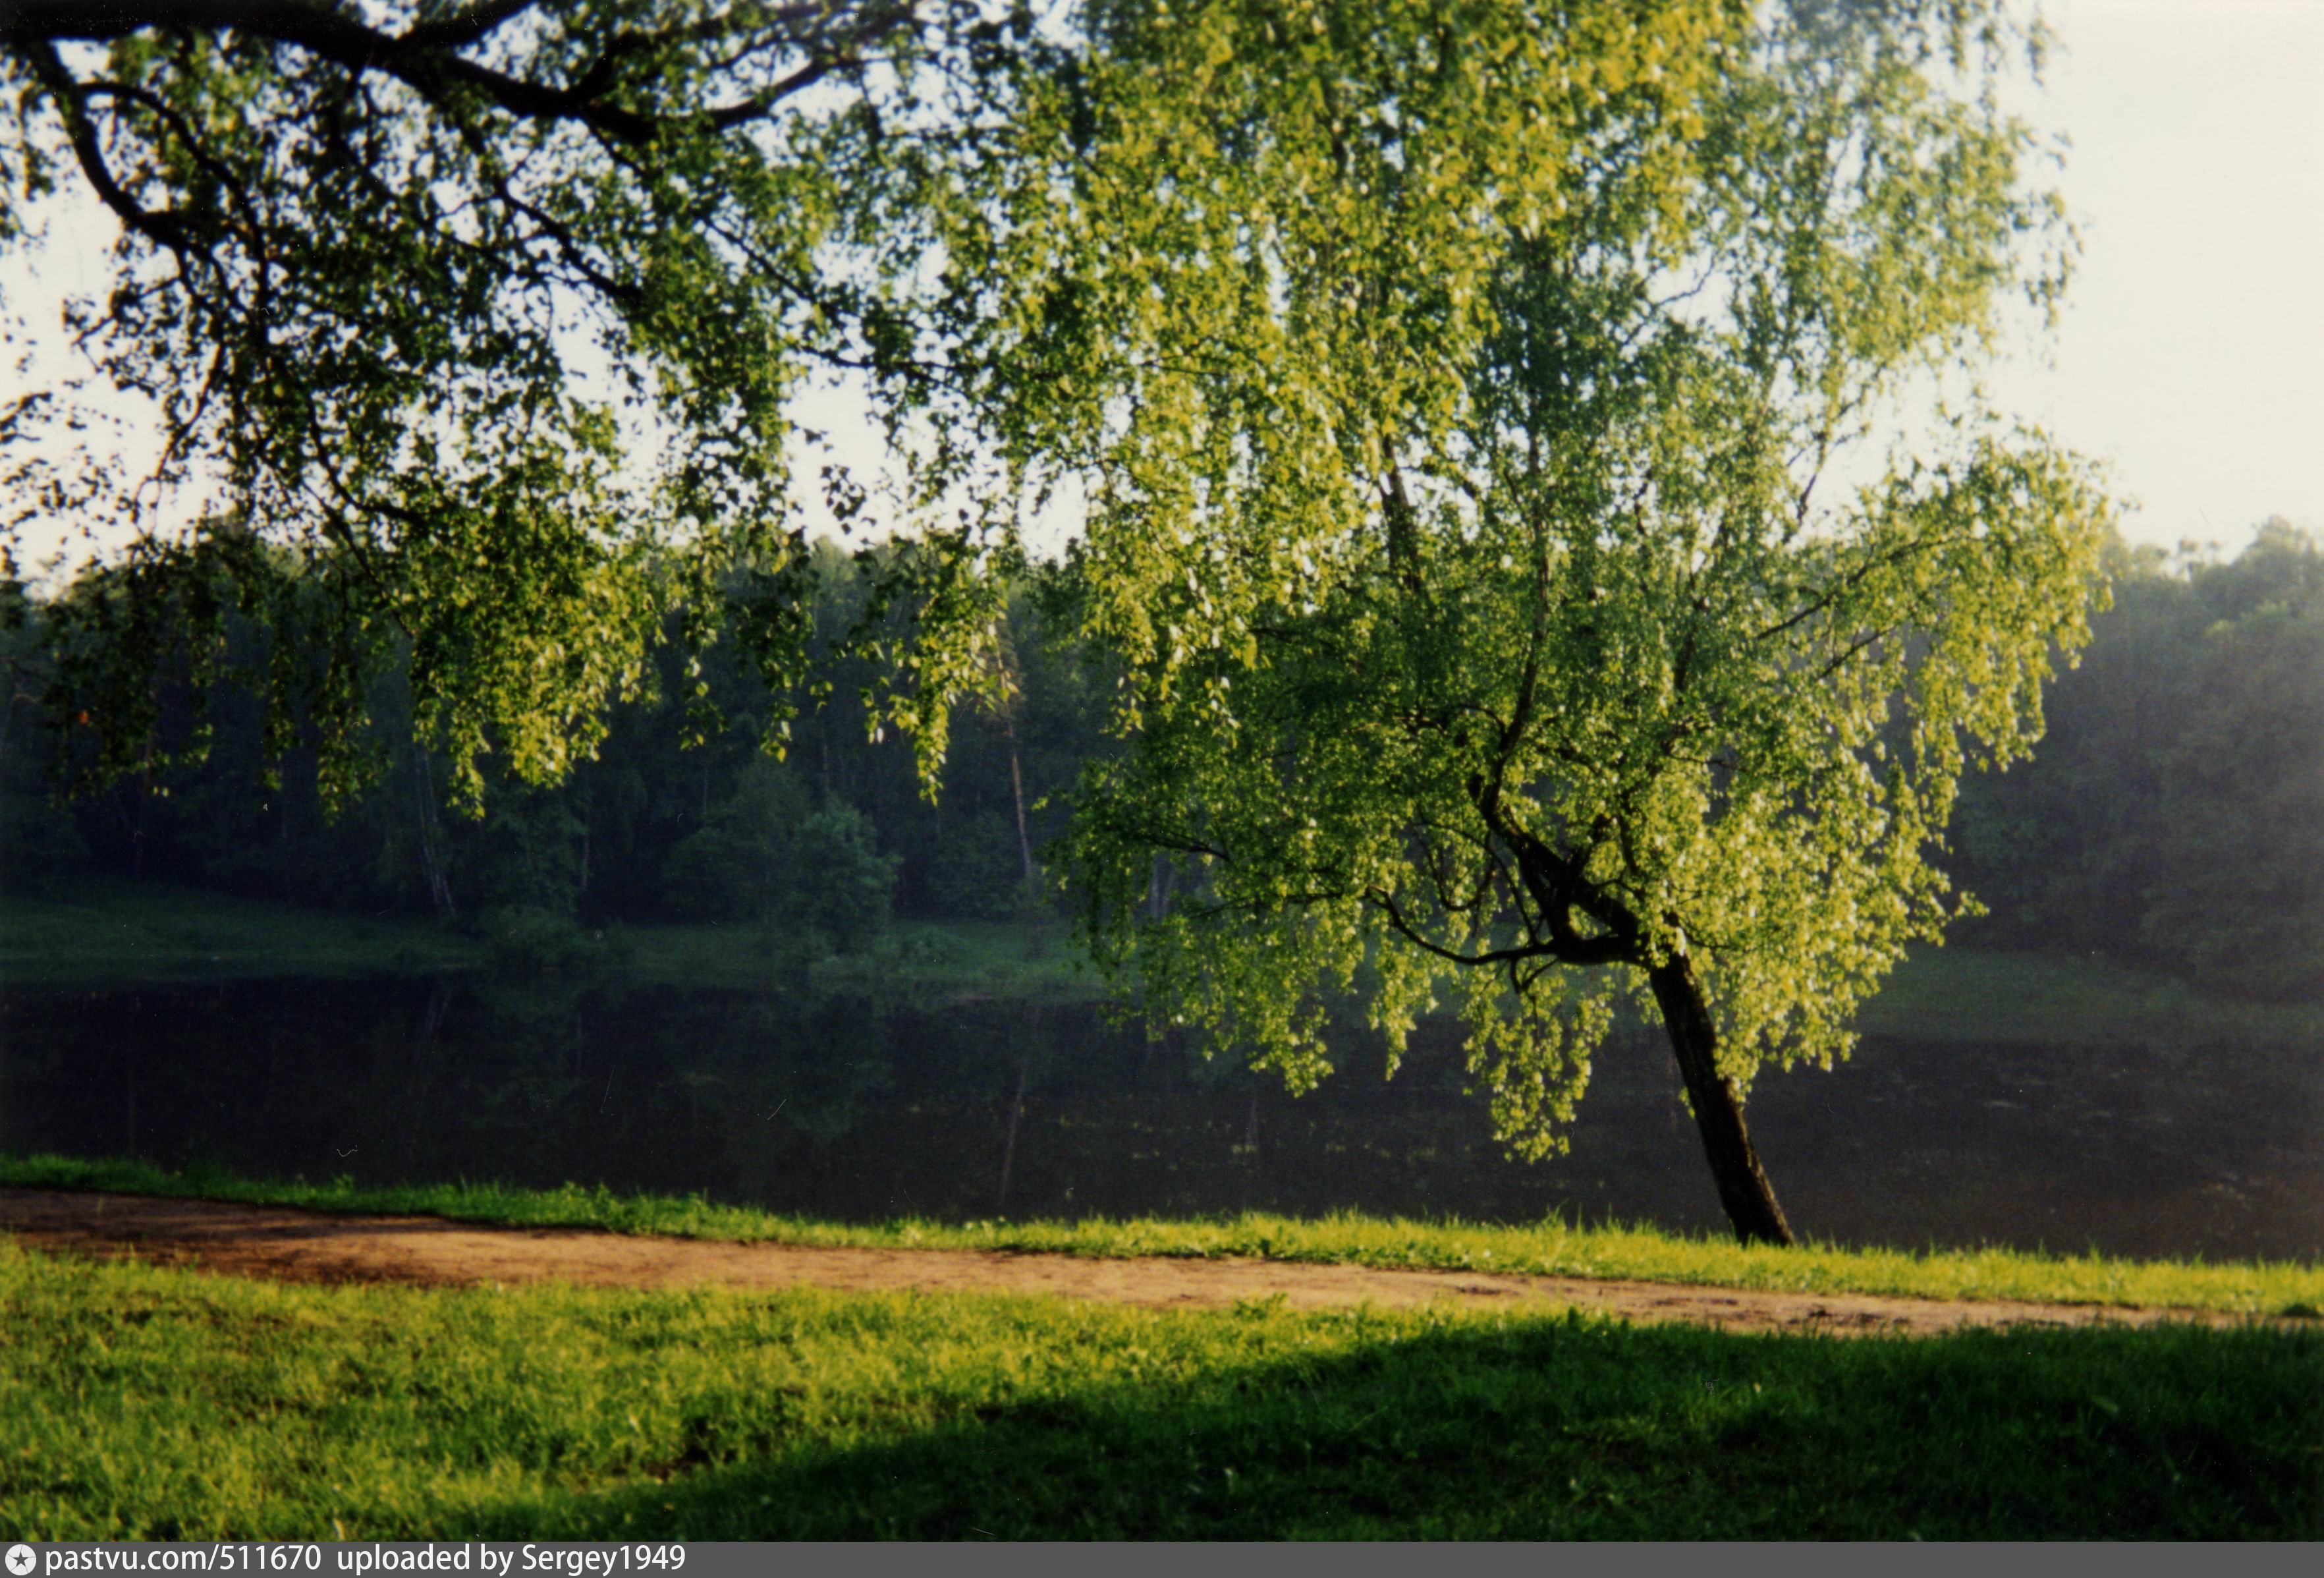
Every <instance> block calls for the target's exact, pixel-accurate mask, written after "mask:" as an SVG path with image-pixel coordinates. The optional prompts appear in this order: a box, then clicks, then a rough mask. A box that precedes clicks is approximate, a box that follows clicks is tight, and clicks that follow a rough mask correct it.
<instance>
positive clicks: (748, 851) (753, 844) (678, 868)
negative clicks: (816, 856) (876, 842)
mask: <svg viewBox="0 0 2324 1578" xmlns="http://www.w3.org/2000/svg"><path fill="white" fill-rule="evenodd" d="M810 803H811V801H810V799H809V797H808V795H807V790H806V789H804V788H803V787H802V786H801V785H800V784H799V783H798V780H797V779H796V778H794V777H793V776H792V775H791V774H789V773H788V772H785V771H783V770H782V769H781V768H780V767H779V765H778V764H776V763H775V762H772V761H766V760H765V759H763V758H761V760H759V761H753V762H752V763H751V765H750V766H748V767H747V768H745V769H744V770H743V772H742V780H741V782H740V783H738V784H737V785H736V786H735V790H734V793H733V796H732V797H731V798H728V799H727V800H726V801H725V803H724V805H722V806H720V807H718V809H717V810H716V811H715V813H713V815H712V817H711V818H710V820H709V821H708V822H707V823H706V824H705V826H702V827H701V828H700V829H699V830H697V831H696V832H693V833H690V834H688V835H686V837H684V838H682V839H680V840H679V841H678V844H677V845H676V846H675V847H673V848H672V849H671V850H670V852H669V859H668V860H667V861H665V862H664V863H663V865H662V884H663V889H664V891H665V894H666V899H665V902H666V903H667V904H668V905H669V909H671V911H672V912H673V913H675V914H677V915H679V916H683V917H685V918H689V919H692V918H701V919H708V920H757V919H762V918H766V917H768V916H770V915H773V914H775V913H777V912H778V911H779V910H781V909H785V908H786V907H787V905H788V901H789V900H791V899H792V897H793V890H794V886H795V883H796V880H797V878H798V865H797V860H796V853H797V852H796V848H795V846H796V845H797V844H798V835H799V829H800V825H801V824H802V823H804V822H805V821H806V819H807V807H808V806H809V804H810Z"/></svg>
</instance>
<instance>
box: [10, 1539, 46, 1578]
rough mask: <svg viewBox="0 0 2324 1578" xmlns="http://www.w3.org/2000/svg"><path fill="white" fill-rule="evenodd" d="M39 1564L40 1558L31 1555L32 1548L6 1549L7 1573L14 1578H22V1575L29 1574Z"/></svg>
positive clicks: (16, 1547) (12, 1547)
mask: <svg viewBox="0 0 2324 1578" xmlns="http://www.w3.org/2000/svg"><path fill="white" fill-rule="evenodd" d="M39 1562H40V1558H39V1557H38V1556H35V1555H32V1546H9V1547H8V1571H10V1572H11V1573H14V1574H15V1575H16V1578H24V1574H25V1573H30V1572H31V1571H32V1569H33V1567H34V1566H35V1565H37V1564H39Z"/></svg>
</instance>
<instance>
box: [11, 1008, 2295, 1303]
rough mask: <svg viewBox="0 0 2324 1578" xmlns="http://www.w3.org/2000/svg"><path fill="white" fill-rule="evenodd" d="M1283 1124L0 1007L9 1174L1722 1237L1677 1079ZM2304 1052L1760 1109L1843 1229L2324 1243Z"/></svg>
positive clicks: (1302, 1108) (680, 1034) (618, 1045)
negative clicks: (1494, 1115) (1536, 1141)
mask: <svg viewBox="0 0 2324 1578" xmlns="http://www.w3.org/2000/svg"><path fill="white" fill-rule="evenodd" d="M1348 1041H1349V1043H1350V1047H1351V1050H1350V1052H1349V1054H1348V1056H1347V1057H1346V1058H1345V1060H1344V1062H1343V1066H1342V1071H1341V1072H1340V1073H1339V1074H1338V1075H1334V1076H1333V1078H1332V1079H1329V1080H1327V1081H1325V1082H1324V1084H1323V1088H1322V1089H1321V1090H1319V1091H1317V1092H1315V1093H1314V1094H1310V1095H1307V1096H1305V1097H1301V1098H1297V1099H1294V1098H1292V1097H1290V1096H1288V1095H1286V1094H1285V1093H1284V1092H1283V1090H1282V1089H1281V1087H1280V1086H1279V1085H1278V1084H1273V1083H1271V1082H1269V1081H1268V1080H1266V1079H1263V1078H1259V1077H1255V1076H1252V1075H1249V1074H1246V1073H1242V1072H1239V1071H1235V1070H1231V1069H1229V1068H1226V1067H1224V1066H1220V1065H1216V1064H1209V1063H1205V1062H1203V1060H1201V1059H1200V1058H1199V1057H1194V1056H1193V1055H1192V1054H1191V1053H1190V1052H1189V1051H1188V1050H1187V1049H1186V1048H1184V1047H1177V1046H1173V1045H1167V1044H1165V1045H1155V1044H1152V1043H1149V1042H1148V1040H1147V1039H1146V1038H1145V1037H1144V1036H1143V1035H1142V1034H1139V1033H1137V1032H1135V1031H1126V1030H1120V1029H1111V1028H1109V1027H1108V1026H1107V1025H1106V1023H1105V1022H1104V1020H1102V1017H1101V1016H1100V1014H1099V1013H1098V1011H1097V1010H1095V1009H1094V1008H1092V1007H1088V1006H1084V1005H1075V1006H1058V1005H1055V1004H1050V1005H1036V1004H1030V1003H1021V1002H976V1003H962V1004H953V1005H947V1006H941V1007H928V1006H918V1007H915V1006H905V1005H899V1004H893V1003H886V1004H883V1003H877V1002H871V1001H863V1000H862V999H856V998H849V997H841V996H826V997H816V998H808V997H783V996H776V995H769V994H761V993H749V992H710V991H698V990H678V989H659V988H656V989H636V990H626V991H613V990H608V989H604V988H593V989H581V988H574V987H554V986H551V987H530V988H528V987H512V986H509V985H506V984H496V983H492V982H489V981H483V980H475V979H462V980H457V981H440V982H428V981H411V980H398V981H387V982H375V983H342V982H330V983H325V982H297V981H292V982H284V981H269V982H245V983H233V984H228V985H225V986H210V987H202V988H187V989H182V990H176V989H165V990H145V991H139V992H41V991H29V990H23V989H14V990H11V991H9V992H7V993H6V994H5V996H4V997H0V1149H7V1150H10V1151H14V1152H17V1153H20V1154H21V1153H23V1152H27V1151H35V1150H48V1151H59V1152H64V1153H67V1154H75V1155H88V1156H114V1155H131V1156H139V1157H145V1158H152V1159H154V1160H157V1161H161V1162H164V1163H167V1164H171V1165H173V1166H180V1165H185V1164H188V1163H213V1164H222V1165H224V1166H226V1167H232V1168H234V1169H235V1170H237V1171H242V1172H247V1173H253V1174H259V1175H276V1176H280V1175H288V1174H304V1175H306V1176H308V1177H331V1176H336V1175H338V1174H348V1175H352V1176H353V1177H356V1178H358V1179H361V1180H364V1181H366V1182H392V1181H402V1180H438V1179H449V1178H457V1177H466V1178H497V1179H503V1180H507V1181H510V1182H514V1183H520V1184H530V1185H553V1184H558V1183H563V1182H566V1181H567V1180H572V1181H577V1182H581V1183H586V1184H595V1183H604V1184H606V1185H608V1186H612V1187H613V1188H615V1189H621V1190H631V1189H652V1190H665V1191H681V1192H687V1191H695V1190H700V1191H703V1192H705V1193H706V1194H708V1195H712V1196H713V1197H715V1198H719V1199H724V1200H730V1201H736V1202H744V1203H753V1204H763V1205H767V1206H770V1207H773V1208H776V1209H779V1210H785V1211H795V1212H802V1213H812V1214H816V1215H821V1216H827V1217H836V1218H853V1219H862V1218H873V1217H886V1216H892V1215H896V1214H899V1213H920V1214H924V1215H929V1216H936V1217H943V1218H969V1217H989V1216H993V1215H1009V1216H1019V1217H1032V1216H1052V1217H1062V1216H1079V1215H1123V1214H1130V1213H1148V1212H1151V1213H1173V1214H1181V1213H1207V1212H1219V1211H1234V1210H1240V1209H1245V1208H1249V1209H1255V1210H1267V1211H1275V1212H1283V1213H1294V1214H1313V1213H1323V1212H1327V1211H1331V1210H1334V1209H1339V1208H1343V1207H1345V1208H1354V1209H1359V1210H1363V1211H1368V1212H1373V1213H1402V1214H1416V1215H1425V1214H1441V1213H1453V1214H1458V1215H1461V1216H1464V1217H1469V1218H1472V1219H1481V1220H1491V1221H1511V1222H1521V1221H1528V1220H1535V1219H1538V1218H1539V1217H1541V1216H1542V1215H1543V1214H1544V1213H1548V1212H1553V1211H1558V1212H1563V1213H1566V1214H1568V1215H1569V1216H1574V1215H1578V1216H1581V1217H1583V1218H1586V1219H1590V1220H1599V1219H1602V1218H1605V1217H1607V1216H1609V1215H1610V1216H1614V1217H1618V1218H1621V1219H1623V1220H1630V1221H1636V1220H1647V1221H1653V1222H1657V1223H1665V1224H1666V1225H1669V1226H1673V1227H1678V1228H1689V1229H1716V1228H1719V1227H1720V1225H1721V1219H1720V1215H1719V1210H1718V1204H1717V1201H1716V1198H1715V1196H1714V1195H1713V1194H1712V1191H1711V1184H1710V1181H1709V1177H1708V1176H1707V1174H1706V1172H1705V1169H1704V1166H1703V1162H1702V1158H1701V1152H1700V1150H1699V1149H1698V1146H1697V1141H1696V1140H1695V1137H1694V1133H1693V1129H1692V1122H1691V1121H1689V1120H1688V1119H1687V1118H1686V1116H1685V1114H1684V1112H1683V1110H1682V1109H1681V1108H1680V1106H1679V1104H1678V1100H1677V1085H1676V1081H1675V1078H1674V1075H1673V1074H1672V1072H1671V1070H1670V1065H1669V1059H1668V1056H1667V1054H1666V1053H1665V1052H1663V1051H1662V1050H1661V1048H1660V1046H1659V1044H1658V1043H1657V1042H1656V1041H1655V1040H1653V1039H1650V1038H1648V1037H1647V1036H1646V1034H1645V1033H1643V1032H1641V1033H1638V1034H1634V1035H1632V1036H1630V1037H1628V1038H1625V1039H1622V1040H1620V1041H1618V1043H1617V1044H1616V1045H1615V1046H1613V1047H1610V1048H1609V1050H1608V1051H1607V1053H1606V1054H1605V1055H1604V1056H1602V1057H1600V1059H1599V1068H1598V1077H1597V1080H1596V1082H1595V1084H1593V1086H1592V1089H1591V1094H1590V1095H1589V1097H1588V1099H1587V1100H1586V1101H1585V1102H1584V1103H1583V1107H1582V1119H1581V1121H1580V1123H1579V1124H1578V1126H1577V1127H1576V1129H1575V1131H1574V1133H1573V1137H1572V1140H1573V1143H1572V1151H1571V1153H1570V1154H1569V1155H1567V1156H1566V1157H1564V1158H1560V1159H1558V1160H1556V1161H1554V1162H1550V1163H1546V1164H1538V1165H1535V1164H1526V1163H1521V1162H1516V1161H1511V1160H1509V1159H1508V1158H1506V1157H1505V1156H1504V1155H1503V1154H1502V1153H1501V1151H1500V1149H1499V1147H1497V1146H1496V1145H1495V1144H1494V1143H1493V1141H1492V1139H1491V1136H1490V1134H1489V1132H1488V1130H1487V1125H1486V1120H1485V1115H1484V1112H1483V1107H1482V1103H1480V1102H1478V1101H1476V1100H1474V1099H1472V1098H1471V1097H1469V1096H1467V1095H1466V1094H1464V1093H1463V1090H1462V1075H1461V1072H1460V1068H1459V1064H1458V1059H1457V1056H1456V1054H1455V1050H1454V1047H1453V1046H1452V1037H1451V1034H1450V1032H1449V1031H1440V1032H1439V1033H1436V1034H1434V1035H1431V1034H1429V1033H1427V1032H1425V1031H1424V1033H1423V1034H1422V1035H1421V1036H1420V1037H1418V1038H1416V1047H1415V1050H1414V1053H1413V1055H1412V1057H1410V1058H1409V1059H1408V1060H1407V1063H1406V1066H1405V1068H1404V1070H1403V1071H1402V1072H1401V1073H1400V1074H1399V1075H1397V1077H1396V1079H1395V1080H1393V1081H1390V1082H1383V1081H1382V1080H1381V1078H1380V1076H1379V1071H1380V1063H1379V1053H1378V1051H1377V1050H1376V1049H1372V1050H1367V1049H1366V1046H1367V1038H1365V1037H1364V1036H1362V1035H1361V1034H1359V1033H1355V1032H1351V1033H1350V1035H1349V1037H1348ZM2319 1064H2324V1059H2319V1057H2316V1056H2315V1054H2314V1052H2313V1049H2310V1048H2292V1047H2286V1048H2280V1049H2275V1050H2268V1049H2258V1050H2254V1049H2251V1048H2248V1047H2243V1048H2230V1047H2190V1046H2185V1045H2164V1044H2158V1045H2133V1046H2121V1047H2104V1048H2097V1047H2027V1046H2006V1047H1978V1046H1969V1045H1963V1044H1961V1043H1959V1042H1946V1043H1917V1042H1912V1041H1903V1040H1877V1039H1875V1040H1868V1041H1867V1044H1866V1045H1865V1046H1864V1047H1862V1048H1861V1049H1860V1050H1859V1051H1858V1054H1857V1057H1855V1059H1854V1060H1853V1061H1852V1062H1851V1063H1849V1064H1848V1065H1846V1066H1843V1067H1841V1068H1840V1069H1839V1070H1837V1071H1835V1072H1832V1073H1829V1074H1826V1073H1822V1072H1819V1071H1814V1070H1804V1071H1801V1072H1798V1073H1794V1074H1791V1075H1770V1076H1767V1077H1766V1078H1764V1079H1763V1080H1762V1082H1761V1083H1760V1084H1759V1086H1758V1087H1757V1090H1756V1091H1755V1093H1754V1095H1753V1099H1752V1105H1751V1115H1752V1120H1753V1124H1754V1129H1755V1131H1756V1133H1757V1137H1758V1140H1759V1143H1760V1148H1761V1150H1762V1153H1763V1155H1764V1157H1765V1158H1766V1162H1767V1165H1768V1168H1769V1171H1770V1173H1771V1174H1772V1175H1773V1177H1774V1178H1775V1184H1776V1187H1777V1190H1778V1192H1779V1193H1780V1194H1781V1195H1782V1197H1783V1199H1784V1204H1785V1207H1786V1209H1787V1210H1788V1211H1789V1213H1790V1214H1791V1217H1792V1220H1793V1223H1794V1225H1795V1226H1797V1227H1799V1228H1800V1229H1802V1230H1803V1231H1804V1232H1811V1233H1813V1234H1816V1235H1818V1236H1821V1237H1827V1238H1832V1239H1838V1240H1841V1241H1850V1242H1882V1243H1891V1244H1902V1245H1921V1244H1926V1243H1929V1242H1931V1241H1936V1242H1942V1243H1952V1244H1965V1243H1978V1242H1995V1243H2009V1244H2016V1245H2023V1246H2033V1245H2046V1246H2048V1247H2050V1248H2052V1249H2081V1248H2085V1247H2088V1246H2091V1245H2096V1246H2098V1247H2100V1248H2103V1249H2106V1250H2111V1251H2115V1252H2118V1253H2126V1254H2140V1255H2153V1254H2174V1255H2188V1254H2202V1255H2209V1256H2235V1257H2247V1256H2266V1257H2271V1258H2292V1257H2296V1258H2301V1259H2314V1258H2317V1257H2319V1255H2324V1066H2319Z"/></svg>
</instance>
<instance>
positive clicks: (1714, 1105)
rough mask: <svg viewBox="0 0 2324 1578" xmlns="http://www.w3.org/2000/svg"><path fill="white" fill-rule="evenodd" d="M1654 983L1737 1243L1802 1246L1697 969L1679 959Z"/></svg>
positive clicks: (1655, 974) (1660, 968)
mask: <svg viewBox="0 0 2324 1578" xmlns="http://www.w3.org/2000/svg"><path fill="white" fill-rule="evenodd" d="M1647 979H1648V981H1649V982H1651V983H1653V986H1654V989H1655V1004H1656V1006H1658V1007H1659V1008H1660V1009H1661V1010H1662V1011H1663V1024H1664V1026H1665V1028H1666V1029H1668V1030H1669V1031H1670V1039H1671V1051H1672V1053H1673V1054H1674V1056H1675V1057H1677V1059H1678V1071H1679V1075H1680V1076H1681V1077H1682V1078H1683V1079H1684V1080H1685V1081H1686V1095H1687V1101H1688V1103H1690V1104H1691V1105H1692V1107H1693V1108H1694V1122H1695V1127H1696V1128H1697V1129H1699V1130H1701V1132H1702V1149H1703V1153H1704V1155H1706V1156H1707V1157H1708V1158H1710V1161H1711V1177H1712V1178H1713V1179H1714V1180H1715V1181H1716V1182H1717V1183H1718V1185H1719V1203H1720V1204H1721V1205H1723V1206H1725V1207H1726V1209H1727V1220H1728V1222H1729V1223H1730V1224H1731V1225H1732V1226H1733V1227H1734V1229H1735V1236H1736V1238H1737V1239H1738V1241H1741V1242H1744V1243H1747V1244H1753V1243H1760V1244H1789V1243H1794V1242H1796V1240H1794V1238H1793V1237H1792V1228H1791V1223H1787V1222H1785V1221H1784V1208H1783V1207H1782V1206H1781V1205H1778V1204H1775V1186H1774V1185H1772V1184H1770V1183H1769V1182H1768V1181H1767V1174H1766V1170H1765V1169H1764V1168H1762V1167H1760V1166H1759V1153H1758V1151H1757V1150H1756V1149H1753V1147H1752V1144H1751V1131H1750V1130H1748V1129H1746V1128H1745V1127H1744V1126H1743V1097H1742V1094H1741V1093H1739V1092H1738V1091H1737V1090H1736V1088H1735V1082H1734V1081H1733V1080H1731V1079H1729V1078H1728V1077H1727V1076H1726V1075H1722V1074H1720V1072H1719V1057H1718V1052H1719V1029H1718V1026H1717V1025H1715V1024H1714V1023H1713V1022H1712V1021H1711V1005H1710V1003H1709V1002H1707V1001H1704V998H1703V994H1702V983H1701V980H1700V979H1699V978H1697V976H1696V975H1695V973H1694V965H1693V963H1692V961H1691V960H1689V959H1688V958H1687V956H1686V955H1684V954H1674V955H1672V956H1671V958H1670V959H1669V960H1668V961H1667V962H1666V963H1664V964H1658V965H1656V966H1655V968H1654V969H1653V970H1651V971H1649V972H1648V973H1647Z"/></svg>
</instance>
